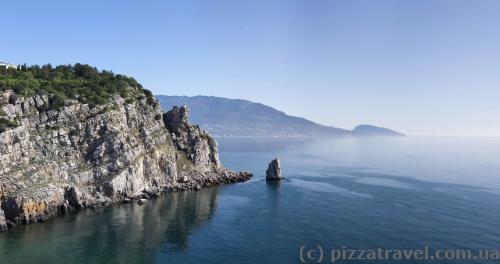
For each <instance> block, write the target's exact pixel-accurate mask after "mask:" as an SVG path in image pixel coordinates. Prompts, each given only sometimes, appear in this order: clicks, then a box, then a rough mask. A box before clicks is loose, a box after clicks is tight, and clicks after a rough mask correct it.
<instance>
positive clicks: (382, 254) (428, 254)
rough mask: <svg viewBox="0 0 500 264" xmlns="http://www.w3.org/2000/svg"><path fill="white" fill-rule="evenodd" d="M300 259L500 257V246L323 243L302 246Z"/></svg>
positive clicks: (358, 259)
mask: <svg viewBox="0 0 500 264" xmlns="http://www.w3.org/2000/svg"><path fill="white" fill-rule="evenodd" d="M299 259H300V261H301V262H302V263H335V262H345V261H348V260H352V261H360V260H386V261H390V260H394V261H408V262H411V261H412V260H437V261H439V260H470V261H474V260H500V250H498V249H477V250H471V249H432V248H431V247H429V246H424V247H423V248H416V249H386V248H376V249H355V248H349V247H347V246H342V247H340V248H334V247H323V246H321V245H314V246H301V247H300V248H299Z"/></svg>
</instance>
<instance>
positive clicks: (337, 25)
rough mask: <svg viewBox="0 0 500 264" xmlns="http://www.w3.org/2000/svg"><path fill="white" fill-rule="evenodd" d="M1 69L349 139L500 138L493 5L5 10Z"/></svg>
mask: <svg viewBox="0 0 500 264" xmlns="http://www.w3.org/2000/svg"><path fill="white" fill-rule="evenodd" d="M0 10H1V13H2V25H1V27H0V61H8V62H11V63H16V64H17V63H27V64H46V63H51V64H53V65H58V64H68V63H71V64H73V63H77V62H80V63H88V64H91V65H94V66H96V67H98V68H99V69H107V70H112V71H114V72H115V73H122V74H126V75H130V76H133V77H134V78H135V79H137V80H138V81H139V82H140V83H142V84H143V85H144V86H145V87H146V88H148V89H150V90H152V91H153V93H154V94H164V95H189V96H194V95H211V96H221V97H228V98H238V99H247V100H251V101H254V102H260V103H263V104H266V105H269V106H272V107H275V108H277V109H279V110H282V111H284V112H286V113H288V114H291V115H295V116H301V117H305V118H308V119H310V120H313V121H315V122H318V123H321V124H325V125H332V126H336V127H341V128H347V129H351V128H353V127H354V126H356V125H358V124H373V125H378V126H384V127H389V128H392V129H395V130H398V131H401V132H403V133H406V134H408V135H417V136H500V1H496V0H491V1H487V0H478V1H468V0H447V1H445V0H413V1H412V0H405V1H399V0H395V1H386V0H377V1H371V0H370V1H357V0H353V1H348V0H344V1H334V0H300V1H298V0H272V1H269V0H251V1H248V0H247V1H244V0H211V1H206V0H197V1H194V0H179V1H154V0H151V1H136V0H120V1H113V0H106V1H97V0H86V1H67V0H52V1H39V0H32V1H23V0H19V1H2V3H1V7H0Z"/></svg>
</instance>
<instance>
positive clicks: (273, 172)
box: [266, 158, 283, 181]
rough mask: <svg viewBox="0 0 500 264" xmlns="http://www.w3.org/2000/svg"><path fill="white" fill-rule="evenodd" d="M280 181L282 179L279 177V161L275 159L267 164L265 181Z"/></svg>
mask: <svg viewBox="0 0 500 264" xmlns="http://www.w3.org/2000/svg"><path fill="white" fill-rule="evenodd" d="M281 179H283V177H282V176H281V165H280V159H279V158H275V159H273V160H272V161H271V162H270V163H269V166H268V167H267V170H266V180H268V181H279V180H281Z"/></svg>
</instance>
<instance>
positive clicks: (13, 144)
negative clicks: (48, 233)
mask: <svg viewBox="0 0 500 264" xmlns="http://www.w3.org/2000/svg"><path fill="white" fill-rule="evenodd" d="M50 104H51V96H50V95H35V96H32V97H17V96H14V95H13V93H12V92H9V91H7V92H3V93H1V94H0V112H1V113H2V118H3V119H6V120H9V121H12V122H13V123H14V122H15V123H16V124H17V127H13V128H10V129H7V130H6V131H4V132H1V133H0V203H1V207H0V208H1V209H0V231H5V230H7V228H13V227H15V226H16V225H20V224H30V223H36V222H43V221H45V220H47V219H49V218H51V217H54V216H57V215H61V214H65V213H67V212H69V211H73V210H78V209H82V208H87V207H99V206H109V205H112V204H116V203H122V202H132V201H137V200H139V199H149V198H152V197H156V196H158V195H160V194H162V193H164V192H175V191H182V190H188V189H193V190H196V189H199V188H202V187H204V186H212V185H218V184H226V183H235V182H241V181H246V180H248V179H249V178H250V177H251V176H252V174H251V173H248V172H240V173H236V172H233V171H231V170H228V169H226V168H224V167H223V166H222V164H221V163H220V161H219V156H218V149H217V143H216V141H215V140H214V139H212V138H211V137H210V135H209V134H208V133H207V132H205V131H203V130H202V129H200V128H199V127H198V126H196V125H191V124H190V123H189V122H188V116H189V110H188V109H187V107H174V108H173V109H172V110H171V111H169V112H167V113H164V112H162V110H161V108H160V106H159V104H158V102H157V101H156V100H155V99H152V98H137V99H136V100H125V99H123V98H121V97H120V96H116V97H115V98H114V100H113V102H112V103H108V104H103V105H98V106H90V105H87V104H82V103H79V102H76V101H67V102H65V106H64V107H62V108H61V109H58V110H48V109H51V107H50Z"/></svg>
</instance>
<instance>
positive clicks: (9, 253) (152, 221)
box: [0, 187, 218, 263]
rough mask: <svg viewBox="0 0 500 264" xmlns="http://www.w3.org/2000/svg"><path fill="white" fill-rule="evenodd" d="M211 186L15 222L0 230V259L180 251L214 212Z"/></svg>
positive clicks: (87, 259)
mask: <svg viewBox="0 0 500 264" xmlns="http://www.w3.org/2000/svg"><path fill="white" fill-rule="evenodd" d="M217 192H218V189H217V188H216V187H214V188H204V189H202V190H200V191H198V192H193V191H187V192H179V193H172V194H166V195H164V196H161V197H159V198H157V199H153V200H150V201H149V202H148V204H146V205H143V206H139V205H137V204H133V205H132V204H128V205H121V206H117V207H112V208H103V209H96V210H84V211H81V212H79V213H75V214H72V215H68V216H65V217H61V218H57V219H54V220H52V221H49V222H48V223H45V224H37V225H31V226H25V227H21V228H19V229H15V230H12V231H10V232H7V233H5V234H1V235H0V249H1V250H0V260H1V261H0V263H28V262H33V261H34V260H36V263H67V262H68V261H69V262H71V263H141V262H152V260H153V259H154V255H155V253H156V252H157V250H158V249H159V248H161V250H162V251H164V252H165V251H166V252H172V251H176V252H183V251H186V250H187V249H188V240H189V236H190V235H191V234H193V233H194V231H195V230H196V229H197V228H198V227H200V226H203V225H205V224H206V223H207V222H208V221H210V219H211V217H212V216H213V214H214V213H215V210H216V199H217ZM68 234H70V235H68Z"/></svg>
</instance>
